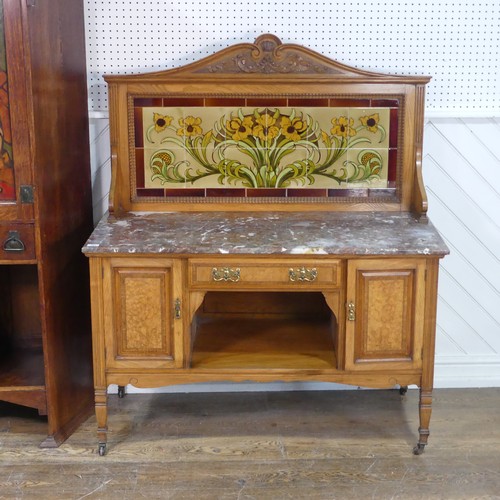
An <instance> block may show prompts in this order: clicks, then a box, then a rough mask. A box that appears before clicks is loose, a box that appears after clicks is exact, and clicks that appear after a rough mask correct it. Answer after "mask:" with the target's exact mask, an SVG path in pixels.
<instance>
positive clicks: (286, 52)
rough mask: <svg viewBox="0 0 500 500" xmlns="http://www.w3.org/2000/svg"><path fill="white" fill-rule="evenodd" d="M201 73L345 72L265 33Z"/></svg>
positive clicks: (202, 69) (201, 69)
mask: <svg viewBox="0 0 500 500" xmlns="http://www.w3.org/2000/svg"><path fill="white" fill-rule="evenodd" d="M301 49H302V48H301ZM197 73H265V74H271V73H292V74H296V73H319V74H339V73H341V71H339V70H338V69H336V68H334V67H332V66H331V65H327V64H322V63H321V62H320V61H318V59H317V58H315V57H311V56H309V55H307V54H305V53H304V50H303V49H302V53H300V52H299V50H297V48H296V47H295V46H293V45H292V46H290V45H283V44H282V43H281V40H280V39H279V38H278V37H276V36H274V35H262V36H260V37H259V38H257V40H255V43H254V45H253V46H248V47H246V48H244V49H243V50H242V51H240V52H238V53H236V54H231V55H230V56H228V57H226V58H223V59H221V60H219V61H217V62H215V63H213V64H209V65H208V66H206V67H203V68H200V69H199V70H198V71H197Z"/></svg>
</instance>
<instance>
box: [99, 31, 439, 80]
mask: <svg viewBox="0 0 500 500" xmlns="http://www.w3.org/2000/svg"><path fill="white" fill-rule="evenodd" d="M231 75H239V77H240V78H243V79H245V80H247V79H254V78H256V77H259V78H273V79H275V78H280V79H282V78H287V76H290V77H293V78H294V79H302V78H310V77H312V76H314V77H318V78H322V77H323V78H327V79H332V80H336V79H339V80H354V81H362V80H364V81H377V82H382V81H387V80H389V81H391V82H394V83H396V82H399V81H401V82H402V81H406V82H407V81H412V83H417V81H418V83H426V82H427V81H428V80H429V79H428V78H426V77H401V76H396V75H386V74H382V73H375V72H371V71H364V70H360V69H357V68H353V67H350V66H347V65H345V64H342V63H339V62H337V61H334V60H332V59H329V58H328V57H326V56H324V55H322V54H319V53H318V52H315V51H313V50H311V49H308V48H306V47H303V46H301V45H296V44H291V43H282V42H281V40H280V39H279V38H278V37H277V36H275V35H271V34H264V35H261V36H259V37H258V38H257V39H256V40H255V42H254V43H240V44H236V45H232V46H230V47H228V48H226V49H223V50H220V51H219V52H216V53H215V54H212V55H211V56H208V57H205V58H203V59H201V60H199V61H197V62H194V63H191V64H188V65H186V66H181V67H178V68H174V69H169V70H164V71H156V72H152V73H143V74H140V75H129V76H112V75H108V76H106V77H105V79H106V81H108V82H112V81H114V80H121V81H123V80H127V79H133V80H135V81H137V80H143V81H146V80H149V81H160V80H162V79H163V78H169V79H171V78H172V79H178V78H182V79H199V78H200V77H202V78H208V79H217V78H224V77H225V78H227V77H228V76H231Z"/></svg>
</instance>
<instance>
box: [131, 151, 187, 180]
mask: <svg viewBox="0 0 500 500" xmlns="http://www.w3.org/2000/svg"><path fill="white" fill-rule="evenodd" d="M143 165H144V168H143V172H144V187H146V188H159V187H164V188H179V187H184V185H185V184H186V179H189V178H190V177H191V176H192V175H193V169H192V168H190V167H191V165H189V164H188V163H187V162H186V151H185V150H184V149H181V148H169V147H160V148H158V149H150V148H147V149H144V156H143ZM136 169H137V170H138V169H139V166H138V165H137V167H136ZM138 175H139V174H137V176H138ZM167 179H168V180H167Z"/></svg>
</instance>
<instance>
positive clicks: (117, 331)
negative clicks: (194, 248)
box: [103, 258, 182, 370]
mask: <svg viewBox="0 0 500 500" xmlns="http://www.w3.org/2000/svg"><path fill="white" fill-rule="evenodd" d="M103 276H104V287H103V291H104V322H105V332H106V333H105V335H106V366H107V368H108V369H111V370H113V369H120V370H121V369H141V368H144V369H161V368H173V367H180V366H182V324H181V320H180V308H181V305H182V298H181V292H182V288H181V285H180V276H181V270H180V263H179V262H177V261H175V260H170V259H140V258H112V259H107V260H105V262H104V267H103Z"/></svg>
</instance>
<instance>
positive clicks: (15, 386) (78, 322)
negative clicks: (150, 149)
mask: <svg viewBox="0 0 500 500" xmlns="http://www.w3.org/2000/svg"><path fill="white" fill-rule="evenodd" d="M0 13H1V14H2V16H1V17H0V46H1V50H0V290H1V300H0V400H3V401H8V402H11V403H16V404H20V405H24V406H28V407H33V408H36V409H37V410H38V411H39V413H40V414H46V415H47V419H48V432H47V434H48V436H47V439H46V440H45V441H44V442H43V443H42V446H45V447H54V446H57V445H59V444H60V443H61V442H62V441H63V440H64V439H65V438H66V437H67V436H68V435H69V434H70V433H71V432H72V430H73V429H75V428H76V426H77V425H78V424H79V422H81V421H82V420H83V419H84V418H86V417H87V415H88V413H89V408H90V405H91V398H92V390H91V387H92V370H91V342H90V339H91V336H90V321H89V309H90V307H89V287H88V265H87V263H86V262H85V260H84V259H82V258H81V255H80V254H79V249H80V248H81V245H82V244H83V243H84V241H85V239H86V238H87V237H88V235H89V234H90V233H91V231H92V227H93V224H92V201H91V186H90V166H89V144H88V113H87V90H86V85H87V84H86V70H85V65H86V61H85V47H84V42H85V37H84V14H83V2H81V1H79V0H54V1H50V2H49V1H38V0H37V1H36V2H30V1H26V0H3V1H0Z"/></svg>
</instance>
